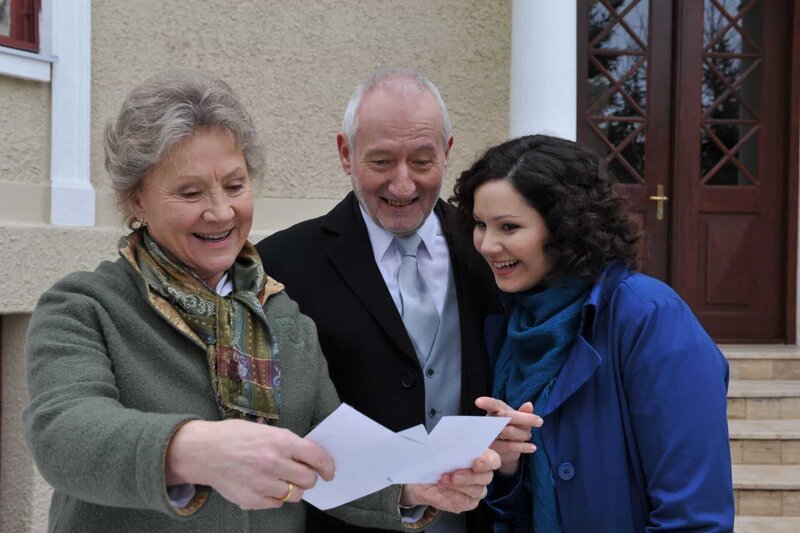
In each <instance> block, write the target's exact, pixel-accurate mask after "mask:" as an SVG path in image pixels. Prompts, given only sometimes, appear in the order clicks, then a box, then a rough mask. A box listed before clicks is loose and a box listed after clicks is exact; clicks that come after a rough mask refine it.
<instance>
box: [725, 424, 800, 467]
mask: <svg viewBox="0 0 800 533" xmlns="http://www.w3.org/2000/svg"><path fill="white" fill-rule="evenodd" d="M728 431H729V432H730V437H731V461H732V462H733V464H784V465H797V464H800V420H793V419H789V420H729V421H728Z"/></svg>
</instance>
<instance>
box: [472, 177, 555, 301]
mask: <svg viewBox="0 0 800 533" xmlns="http://www.w3.org/2000/svg"><path fill="white" fill-rule="evenodd" d="M472 213H473V216H474V218H475V227H474V229H473V233H472V240H473V244H474V245H475V249H476V250H478V251H479V252H480V253H481V255H482V256H483V258H484V259H486V262H487V263H489V266H490V267H491V269H492V273H494V279H495V282H496V283H497V286H498V287H499V288H500V290H502V291H503V292H521V291H525V290H527V289H531V288H533V287H535V286H536V285H538V284H539V283H540V282H541V281H542V280H543V279H544V278H545V276H546V275H547V273H548V272H549V271H550V267H551V264H550V261H549V259H548V258H547V256H546V255H545V252H544V245H545V243H546V242H547V239H548V237H549V235H550V233H549V231H548V230H547V225H546V224H545V221H544V219H543V218H542V215H540V214H539V212H538V211H537V210H536V209H534V208H533V207H532V206H531V205H530V204H529V203H528V202H527V201H526V200H525V198H524V197H523V196H522V195H521V194H520V193H519V192H518V191H517V189H515V188H514V186H513V185H511V184H510V183H509V182H507V181H505V180H499V179H498V180H492V181H487V182H486V183H484V184H483V185H481V186H480V187H478V188H477V189H476V190H475V203H474V206H473V210H472Z"/></svg>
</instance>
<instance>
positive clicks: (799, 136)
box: [785, 0, 800, 344]
mask: <svg viewBox="0 0 800 533" xmlns="http://www.w3.org/2000/svg"><path fill="white" fill-rule="evenodd" d="M792 11H793V13H792V27H791V29H790V31H791V32H792V48H791V50H790V52H789V58H790V64H789V100H790V101H789V102H787V104H788V105H789V138H788V140H787V142H788V143H789V145H788V156H789V157H788V160H787V168H786V171H787V178H788V179H787V185H786V202H787V205H786V217H787V221H786V222H787V224H786V240H787V242H786V284H785V287H786V309H785V314H786V343H787V344H796V343H797V336H798V329H799V328H800V323H798V313H797V302H798V294H797V289H798V281H797V275H798V272H797V263H798V258H797V254H798V247H799V243H798V220H797V219H798V212H799V210H800V205H798V204H800V187H798V184H800V0H794V2H792Z"/></svg>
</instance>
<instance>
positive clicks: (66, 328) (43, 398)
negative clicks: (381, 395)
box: [23, 258, 422, 533]
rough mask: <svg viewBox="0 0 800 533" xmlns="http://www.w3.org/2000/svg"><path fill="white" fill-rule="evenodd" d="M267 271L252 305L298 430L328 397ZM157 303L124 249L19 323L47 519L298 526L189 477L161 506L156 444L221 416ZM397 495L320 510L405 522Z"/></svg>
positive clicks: (66, 527)
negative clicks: (257, 302) (261, 297)
mask: <svg viewBox="0 0 800 533" xmlns="http://www.w3.org/2000/svg"><path fill="white" fill-rule="evenodd" d="M271 283H272V284H273V287H272V288H273V291H272V292H273V294H271V295H270V296H269V297H268V298H267V300H266V302H265V304H264V310H265V312H266V315H267V318H268V321H269V324H270V325H271V328H272V329H273V331H274V333H275V334H276V336H277V342H278V346H279V349H280V352H279V357H280V368H281V381H282V386H281V396H282V402H281V411H280V420H279V424H278V425H279V426H280V427H284V428H287V429H289V430H291V431H293V432H294V433H296V434H298V435H305V434H306V433H308V432H309V431H310V430H311V428H312V427H313V426H314V425H315V424H317V423H318V422H320V421H321V420H322V419H324V418H325V416H327V415H328V414H329V413H330V412H331V411H333V410H334V409H335V408H336V407H337V405H338V404H339V399H338V397H337V395H336V391H335V390H334V387H333V384H332V383H331V381H330V379H329V378H328V369H327V365H326V363H325V359H324V357H323V356H322V354H321V352H320V348H319V343H318V341H317V332H316V328H315V326H314V324H313V322H312V321H311V319H309V318H308V317H306V316H304V315H301V314H300V313H299V311H298V308H297V304H295V303H294V302H293V301H292V300H290V299H289V298H288V297H287V296H286V294H285V292H283V291H282V290H281V288H282V287H281V286H280V284H278V283H276V282H274V281H271ZM268 288H269V287H268ZM163 304H164V302H163V301H159V300H158V298H157V297H154V295H153V293H151V292H150V291H148V289H147V288H146V286H145V284H144V283H143V282H142V280H141V277H140V276H139V275H138V273H137V272H136V271H135V270H134V267H133V266H132V265H131V264H130V262H129V261H127V260H125V259H124V258H120V259H118V260H117V261H116V262H103V263H102V264H100V266H99V267H98V268H97V269H96V270H95V271H94V272H78V273H75V274H71V275H69V276H67V277H66V278H64V279H63V280H61V281H59V282H58V283H56V284H55V286H53V287H52V288H51V289H50V290H48V291H47V292H46V293H45V294H44V295H43V296H42V297H41V299H40V300H39V303H38V305H37V307H36V310H35V311H34V314H33V318H32V320H31V323H30V329H29V331H28V341H27V364H28V390H29V392H30V397H31V401H30V404H29V405H28V407H27V409H26V410H25V413H24V415H23V418H24V421H25V428H26V437H27V441H28V446H29V449H30V451H31V453H32V455H33V458H34V460H35V462H36V465H37V466H38V467H39V471H40V472H41V473H42V475H43V476H44V478H45V479H46V480H47V481H48V482H49V483H50V484H51V485H52V486H53V487H54V489H55V492H54V494H53V499H52V502H51V506H50V522H49V524H50V525H49V531H55V532H61V531H64V532H67V531H69V532H72V531H75V532H82V533H84V532H86V533H90V532H95V531H96V532H103V533H107V532H112V531H113V532H117V533H124V532H134V531H136V532H148V533H158V532H183V531H187V532H188V531H197V532H217V531H219V532H226V531H230V532H236V533H241V532H248V531H258V532H266V531H279V532H295V531H297V532H300V531H303V530H304V526H305V510H304V505H305V504H302V503H301V504H286V505H284V506H283V507H282V508H280V509H275V510H266V511H243V510H241V509H240V508H238V507H237V506H236V505H234V504H232V503H230V502H228V501H227V500H225V499H224V498H222V497H221V496H220V495H219V494H217V493H216V492H215V491H211V490H210V489H209V488H207V487H201V490H199V491H198V495H197V496H196V497H195V499H194V501H193V503H191V504H190V506H189V507H188V508H187V509H184V510H181V511H180V512H179V511H176V510H175V509H173V508H172V507H171V506H170V502H169V499H168V497H167V493H166V484H165V480H164V456H165V452H166V448H167V444H168V442H169V439H170V437H171V435H172V434H173V432H174V431H175V430H176V429H177V428H178V427H179V426H180V425H181V424H183V423H185V422H186V421H188V420H193V419H202V420H219V414H218V411H217V408H216V403H215V400H214V395H213V391H212V389H211V386H210V383H209V373H208V369H207V363H206V354H205V351H204V350H203V348H202V347H201V346H200V345H199V344H198V342H197V340H196V339H193V338H192V337H191V333H190V330H188V328H186V327H181V326H182V325H181V323H180V322H179V320H180V319H179V317H178V318H177V319H176V318H175V316H172V315H170V314H169V306H165V305H163ZM176 320H177V321H176ZM170 322H173V323H170ZM183 326H185V324H183ZM235 444H236V443H235V442H232V443H231V445H232V446H235ZM398 500H399V487H396V486H395V487H390V488H388V489H385V490H383V491H381V492H378V493H375V494H373V495H371V496H367V497H365V498H362V499H360V500H356V501H355V502H352V503H351V504H348V505H346V506H342V507H339V508H337V509H335V510H333V511H332V512H331V513H332V514H334V515H336V516H338V517H339V518H341V519H343V520H346V521H348V522H352V523H354V524H358V525H363V526H374V527H380V528H387V529H403V526H402V525H401V522H400V514H399V512H398V507H397V503H398ZM421 525H422V524H421V523H420V524H416V527H420V526H421Z"/></svg>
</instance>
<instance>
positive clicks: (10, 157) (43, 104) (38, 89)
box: [0, 75, 50, 223]
mask: <svg viewBox="0 0 800 533" xmlns="http://www.w3.org/2000/svg"><path fill="white" fill-rule="evenodd" d="M49 183H50V85H49V84H46V83H40V82H35V81H27V80H21V79H15V78H10V77H7V76H2V75H0V223H3V221H16V222H40V221H43V220H44V219H43V217H45V216H47V209H48V206H49V202H50V193H49Z"/></svg>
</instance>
